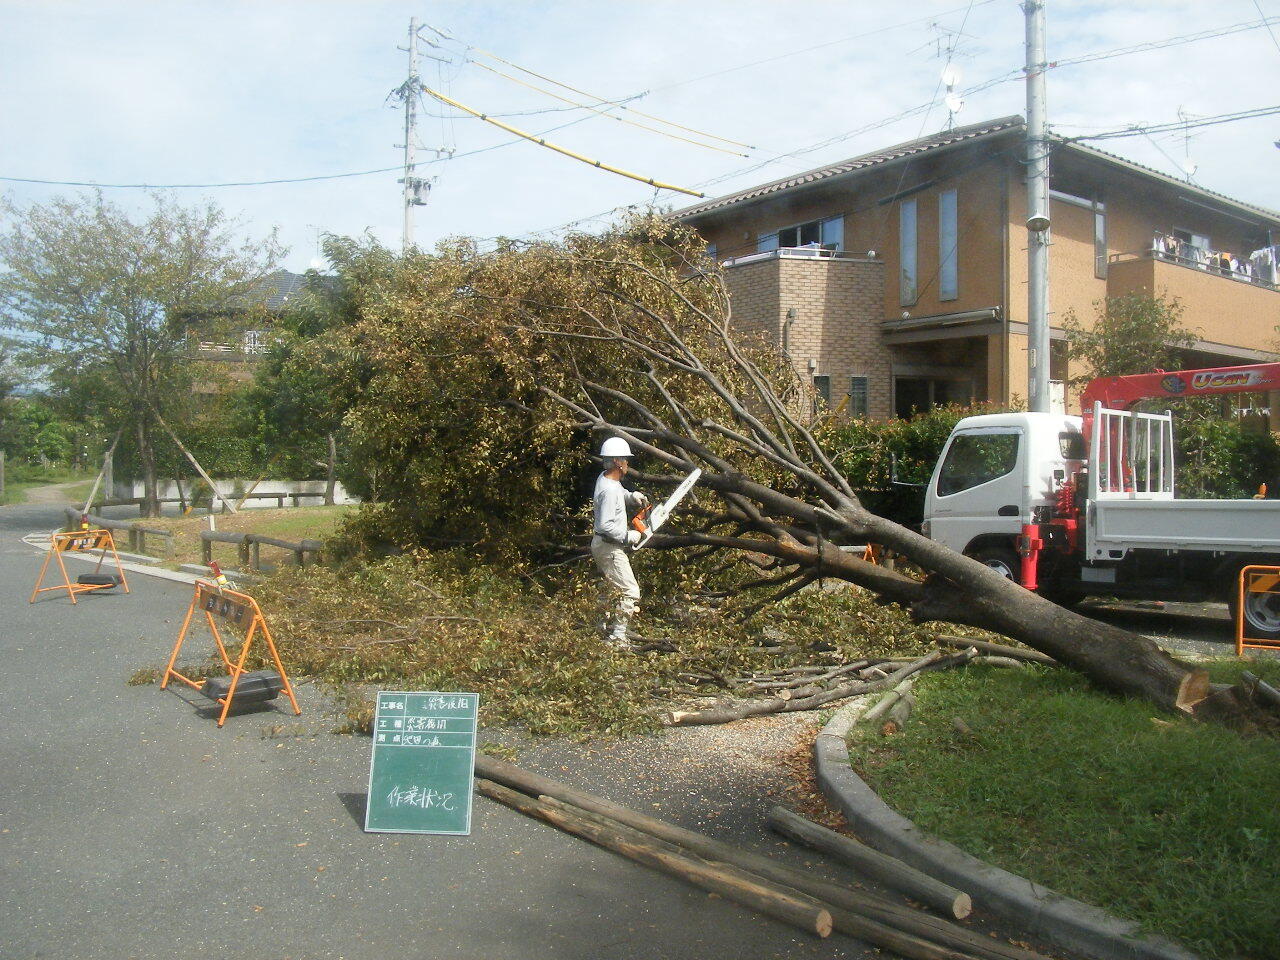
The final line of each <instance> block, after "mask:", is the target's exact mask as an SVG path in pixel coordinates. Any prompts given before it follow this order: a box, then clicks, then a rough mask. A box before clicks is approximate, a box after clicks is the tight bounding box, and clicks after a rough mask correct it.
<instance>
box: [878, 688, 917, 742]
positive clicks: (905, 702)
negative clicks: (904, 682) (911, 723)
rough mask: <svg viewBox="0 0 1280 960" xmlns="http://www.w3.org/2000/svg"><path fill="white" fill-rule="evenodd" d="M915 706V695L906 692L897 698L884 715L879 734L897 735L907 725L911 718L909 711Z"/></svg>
mask: <svg viewBox="0 0 1280 960" xmlns="http://www.w3.org/2000/svg"><path fill="white" fill-rule="evenodd" d="M915 705H916V698H915V694H913V693H912V692H911V691H910V690H908V691H907V692H906V693H904V694H903V695H902V696H900V697H899V698H898V702H897V703H895V704H894V705H893V706H892V707H890V708H889V712H888V714H886V715H885V718H884V723H882V724H881V725H880V732H881V733H883V734H884V735H885V736H892V735H893V734H895V733H899V732H900V731H901V730H902V728H903V727H905V726H906V725H907V720H908V718H909V717H910V716H911V711H912V709H914V707H915Z"/></svg>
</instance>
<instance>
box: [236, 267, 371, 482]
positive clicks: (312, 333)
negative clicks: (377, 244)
mask: <svg viewBox="0 0 1280 960" xmlns="http://www.w3.org/2000/svg"><path fill="white" fill-rule="evenodd" d="M331 246H332V256H334V257H335V258H337V257H340V256H341V254H340V253H339V251H340V250H342V249H343V248H344V242H343V241H333V242H332V244H331ZM346 290H347V287H346V286H345V285H344V284H343V283H342V282H341V281H340V280H339V279H337V278H333V277H322V276H319V275H312V276H311V278H310V283H309V285H308V290H307V294H306V296H304V297H301V298H295V299H294V300H293V301H291V303H290V306H289V308H288V309H287V310H286V311H284V312H283V313H281V314H280V315H279V316H278V317H277V318H276V321H275V323H274V325H273V329H272V338H271V341H270V343H269V345H268V347H267V350H266V353H265V354H264V356H263V357H262V359H261V362H260V363H259V364H258V366H257V369H256V370H255V372H254V382H253V384H252V385H251V386H250V387H249V389H248V390H247V391H245V394H244V396H243V400H242V404H243V405H242V413H241V416H242V418H243V419H244V420H245V421H246V422H247V423H249V424H251V425H252V426H251V431H252V434H253V435H254V436H255V437H256V438H257V439H258V442H259V444H260V446H261V448H262V449H263V451H264V452H265V453H266V455H267V457H268V458H269V459H270V460H271V461H272V462H274V463H278V464H280V465H281V466H282V467H283V468H284V470H285V471H286V472H287V473H288V475H289V476H297V477H305V476H308V475H312V474H314V473H315V471H316V468H317V467H318V468H320V469H321V470H323V471H324V477H325V501H324V502H325V503H326V504H330V505H331V504H332V503H333V502H334V491H335V487H336V484H337V480H338V474H339V461H338V444H339V436H340V434H342V432H343V419H344V417H345V416H346V413H347V411H348V410H349V409H350V408H351V406H352V404H353V403H354V402H355V399H356V398H357V397H358V395H359V392H360V391H361V389H363V386H364V381H365V379H366V373H365V370H364V366H363V364H362V363H361V361H360V352H359V351H358V350H357V349H355V345H354V344H353V343H352V342H351V339H350V335H351V330H352V328H351V325H350V319H351V316H352V306H351V304H350V302H349V298H348V297H347V295H346ZM370 477H371V474H370V472H369V471H367V470H364V469H362V468H361V465H359V464H351V463H348V464H347V465H346V466H345V468H344V469H343V470H342V479H343V482H344V483H345V484H346V485H347V488H348V489H349V490H352V491H354V492H357V493H358V494H359V495H361V496H364V497H366V498H374V499H376V493H377V491H376V489H374V485H373V484H371V483H370V482H369V481H370Z"/></svg>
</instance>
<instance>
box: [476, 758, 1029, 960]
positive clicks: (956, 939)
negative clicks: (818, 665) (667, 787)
mask: <svg viewBox="0 0 1280 960" xmlns="http://www.w3.org/2000/svg"><path fill="white" fill-rule="evenodd" d="M476 773H477V774H478V775H479V776H481V777H485V778H488V779H489V780H493V781H498V782H500V783H502V784H504V785H506V786H508V787H511V788H513V789H516V790H520V791H522V792H524V793H527V794H531V795H534V796H540V797H543V798H550V799H554V800H556V801H558V802H560V803H563V804H567V805H569V806H571V807H573V808H576V809H577V810H580V811H582V812H583V813H584V814H586V815H591V816H597V817H602V818H604V819H607V820H613V821H615V822H617V823H620V824H623V825H625V826H629V827H631V828H632V829H634V830H639V831H641V832H643V833H647V834H649V835H650V836H652V837H655V838H657V839H659V840H663V841H666V842H667V843H671V844H674V845H675V846H677V847H681V848H683V849H685V850H688V851H689V852H691V853H693V854H696V855H697V856H699V857H701V858H702V859H704V860H707V861H711V862H719V863H729V864H733V865H734V866H737V867H740V868H742V869H744V870H746V871H748V872H750V873H754V874H756V875H757V876H761V877H765V878H767V879H769V880H772V881H773V882H775V883H779V884H783V885H785V886H789V887H794V888H795V889H797V890H800V891H801V892H803V893H806V894H808V895H809V896H811V897H814V898H815V899H817V900H820V901H822V902H823V903H826V904H831V905H833V906H834V907H836V908H837V909H836V910H832V919H833V922H834V923H835V925H836V929H838V930H841V931H842V932H845V933H850V934H853V935H854V936H863V935H862V934H858V933H856V932H855V931H853V930H851V929H846V926H845V925H844V922H843V921H842V920H841V915H842V914H848V913H855V914H858V915H860V916H863V917H867V918H869V919H872V920H876V921H878V922H880V923H882V924H885V925H887V926H890V927H893V928H895V929H897V930H902V931H904V932H907V933H911V934H914V935H915V936H917V937H921V938H923V939H927V940H931V941H934V942H936V943H941V944H944V945H949V946H951V947H953V948H955V949H957V950H962V951H963V952H964V953H965V954H967V955H972V956H974V957H981V958H984V960H1044V958H1043V957H1042V956H1041V955H1040V954H1037V953H1033V952H1031V951H1029V950H1023V949H1022V948H1020V947H1014V946H1012V945H1010V944H1006V943H1003V942H1000V941H996V940H992V939H990V938H988V937H984V936H982V935H981V934H979V933H976V932H974V931H972V930H969V929H967V928H966V927H962V926H959V925H958V924H955V923H951V922H949V921H946V920H942V919H939V918H938V917H935V916H933V915H932V914H928V913H925V912H924V911H922V910H916V909H913V908H911V907H907V906H905V905H903V904H899V903H895V902H893V901H891V900H886V899H885V898H884V897H882V896H878V895H876V894H873V893H869V892H867V891H865V890H854V889H850V888H848V887H844V886H841V885H839V884H836V883H832V882H830V881H827V880H822V879H819V878H818V877H816V876H814V875H813V874H812V873H811V872H809V871H806V870H798V869H795V868H794V867H789V866H787V865H786V864H783V863H778V862H777V861H776V860H771V859H769V858H768V857H765V856H761V855H760V854H756V853H751V852H749V851H745V850H740V849H738V848H737V847H735V846H733V845H731V844H728V843H725V842H724V841H722V840H716V839H713V838H712V837H708V836H706V835H705V834H701V833H697V832H696V831H693V830H686V829H685V828H684V827H679V826H676V825H675V824H673V823H668V822H667V821H665V820H659V819H657V818H655V817H650V816H648V815H647V814H643V813H639V812H638V811H635V810H632V809H631V808H630V807H625V806H622V805H621V804H617V803H614V802H613V801H611V800H606V799H604V798H603V797H598V796H595V795H594V794H591V793H587V792H585V791H582V790H577V789H575V788H573V787H570V786H567V785H565V784H563V783H560V782H559V781H557V780H552V779H550V778H549V777H544V776H541V775H540V774H536V773H532V772H530V771H528V770H523V769H521V768H520V767H517V766H515V765H514V764H510V763H507V762H506V761H504V760H499V759H497V758H495V757H487V756H485V755H483V754H481V755H479V756H477V757H476ZM864 939H865V937H864Z"/></svg>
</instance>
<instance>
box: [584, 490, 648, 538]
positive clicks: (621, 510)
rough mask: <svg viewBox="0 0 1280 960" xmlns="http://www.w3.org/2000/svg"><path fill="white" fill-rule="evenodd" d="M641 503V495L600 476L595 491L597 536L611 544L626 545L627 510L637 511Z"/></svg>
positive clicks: (595, 529) (595, 528)
mask: <svg viewBox="0 0 1280 960" xmlns="http://www.w3.org/2000/svg"><path fill="white" fill-rule="evenodd" d="M640 503H641V501H640V496H639V494H636V493H631V492H630V491H628V490H627V489H626V488H624V487H623V486H622V484H621V483H619V482H618V481H617V480H611V479H610V478H608V477H606V476H605V475H604V474H603V473H602V474H600V479H598V480H597V481H596V491H595V525H594V527H593V530H594V532H595V535H596V536H597V537H600V538H601V539H602V540H607V541H609V542H610V543H620V544H622V543H626V542H627V508H628V507H630V508H632V509H637V508H638V507H639V506H640Z"/></svg>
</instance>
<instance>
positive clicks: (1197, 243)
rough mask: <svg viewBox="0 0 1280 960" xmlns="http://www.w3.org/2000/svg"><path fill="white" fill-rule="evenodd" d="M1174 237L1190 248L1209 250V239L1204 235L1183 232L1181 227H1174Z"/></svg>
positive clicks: (1187, 231) (1188, 231)
mask: <svg viewBox="0 0 1280 960" xmlns="http://www.w3.org/2000/svg"><path fill="white" fill-rule="evenodd" d="M1173 235H1174V237H1176V238H1177V239H1179V240H1181V241H1182V242H1183V243H1185V244H1186V245H1187V246H1189V247H1199V248H1200V249H1201V250H1208V249H1209V238H1208V237H1206V236H1204V235H1203V234H1200V233H1193V232H1192V231H1190V230H1183V229H1182V228H1181V227H1174V228H1173Z"/></svg>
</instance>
